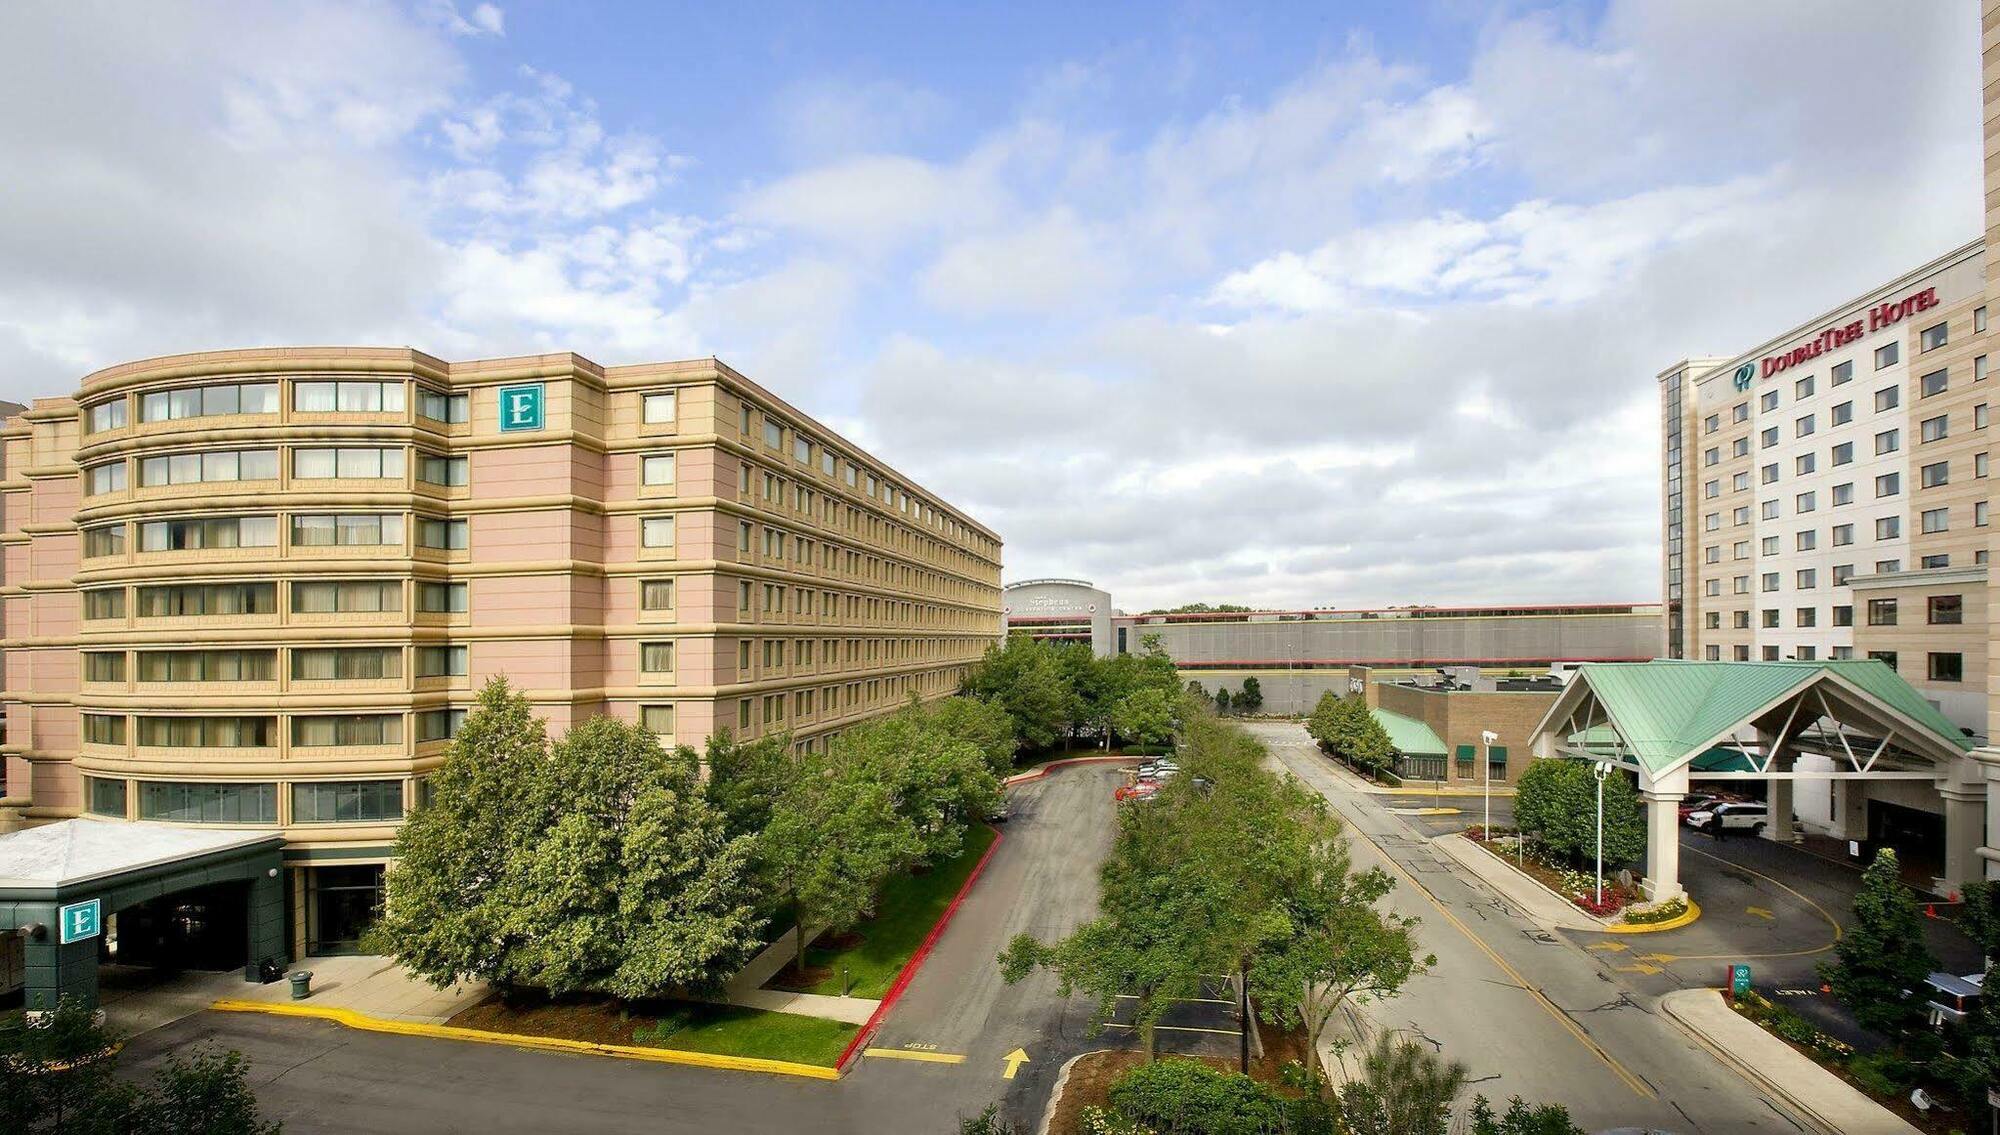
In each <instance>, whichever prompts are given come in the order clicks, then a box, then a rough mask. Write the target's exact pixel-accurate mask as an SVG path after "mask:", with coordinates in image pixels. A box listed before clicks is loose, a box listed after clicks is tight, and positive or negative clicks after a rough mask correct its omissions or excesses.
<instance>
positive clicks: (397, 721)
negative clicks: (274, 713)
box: [292, 713, 403, 748]
mask: <svg viewBox="0 0 2000 1135" xmlns="http://www.w3.org/2000/svg"><path fill="white" fill-rule="evenodd" d="M402 739H403V719H402V717H401V716H399V715H397V714H393V713H329V714H312V715H299V716H294V717H293V718H292V744H294V745H299V746H303V747H306V748H325V747H327V746H331V745H394V744H397V743H399V742H401V741H402Z"/></svg>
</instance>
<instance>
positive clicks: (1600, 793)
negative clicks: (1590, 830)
mask: <svg viewBox="0 0 2000 1135" xmlns="http://www.w3.org/2000/svg"><path fill="white" fill-rule="evenodd" d="M1609 775H1611V762H1610V761H1598V762H1597V905H1598V906H1603V905H1604V778H1605V777H1607V776H1609Z"/></svg>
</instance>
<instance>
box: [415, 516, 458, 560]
mask: <svg viewBox="0 0 2000 1135" xmlns="http://www.w3.org/2000/svg"><path fill="white" fill-rule="evenodd" d="M471 546H472V545H471V533H470V530H469V529H468V527H467V525H466V522H465V521H464V520H462V519H461V520H441V519H439V518H437V517H434V516H419V517H417V547H419V548H430V549H433V550H436V551H445V552H462V551H465V550H466V549H467V548H469V547H471Z"/></svg>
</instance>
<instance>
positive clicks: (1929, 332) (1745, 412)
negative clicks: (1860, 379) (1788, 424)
mask: <svg viewBox="0 0 2000 1135" xmlns="http://www.w3.org/2000/svg"><path fill="white" fill-rule="evenodd" d="M1972 329H1973V331H1974V333H1979V332H1983V331H1985V330H1986V309H1985V308H1983V307H1980V308H1975V309H1974V310H1973V312H1972ZM1950 331H1951V329H1950V327H1949V326H1948V325H1947V324H1944V323H1936V324H1932V325H1931V326H1929V327H1926V328H1924V329H1923V331H1922V332H1921V333H1919V334H1918V336H1917V350H1918V352H1919V353H1928V352H1931V351H1934V350H1936V349H1938V348H1939V347H1942V346H1944V345H1945V344H1946V343H1948V342H1950V341H1951V333H1950ZM1901 358H1902V344H1901V343H1894V342H1892V343H1884V344H1883V345H1882V346H1880V347H1877V348H1876V349H1875V369H1876V370H1883V369H1886V368H1888V367H1891V366H1894V365H1895V364H1896V363H1897V362H1899V361H1900V360H1901ZM1972 371H1973V373H1972V378H1973V381H1975V382H1977V381H1979V380H1980V379H1983V378H1985V377H1986V356H1985V355H1981V356H1979V357H1978V358H1976V359H1974V360H1972ZM1827 377H1828V380H1829V382H1830V384H1831V385H1833V386H1844V385H1846V384H1847V383H1849V382H1852V381H1853V380H1854V362H1853V360H1851V359H1850V360H1848V361H1846V362H1840V363H1835V364H1834V365H1833V366H1832V367H1831V368H1830V369H1829V370H1828V371H1827ZM1946 381H1947V380H1946V378H1945V372H1944V370H1942V369H1940V370H1935V371H1931V372H1930V373H1928V374H1926V375H1924V376H1923V377H1922V379H1921V380H1920V382H1921V385H1922V386H1923V388H1924V391H1923V393H1924V396H1925V397H1929V396H1931V395H1933V394H1937V393H1941V392H1942V391H1943V390H1944V389H1945V386H1946ZM1894 389H1895V388H1894V387H1890V388H1888V390H1887V391H1878V392H1876V395H1875V408H1876V409H1877V410H1881V409H1884V408H1885V407H1884V406H1883V404H1882V396H1883V394H1884V393H1888V392H1893V391H1894ZM1812 395H1813V376H1812V375H1806V376H1804V377H1802V378H1799V379H1795V380H1794V381H1793V382H1792V398H1793V399H1794V400H1795V401H1803V400H1805V399H1807V398H1810V397H1812ZM1895 404H1896V403H1895V400H1894V398H1893V395H1892V397H1891V399H1890V401H1889V405H1890V406H1894V405H1895ZM1777 408H1778V391H1777V390H1775V389H1773V390H1766V391H1765V392H1764V393H1763V394H1762V395H1760V396H1759V399H1758V404H1757V409H1758V410H1759V411H1760V412H1763V413H1769V412H1770V411H1772V410H1776V409H1777ZM1730 420H1731V421H1735V422H1745V421H1749V420H1750V403H1749V402H1747V401H1744V402H1739V403H1737V404H1736V405H1735V406H1733V407H1731V409H1730ZM1721 428H1722V415H1721V414H1719V413H1717V414H1710V415H1709V416H1708V417H1707V419H1705V420H1704V421H1703V423H1702V432H1703V433H1710V434H1712V433H1714V432H1716V431H1717V430H1719V429H1721Z"/></svg>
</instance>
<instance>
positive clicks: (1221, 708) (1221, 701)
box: [1215, 686, 1229, 713]
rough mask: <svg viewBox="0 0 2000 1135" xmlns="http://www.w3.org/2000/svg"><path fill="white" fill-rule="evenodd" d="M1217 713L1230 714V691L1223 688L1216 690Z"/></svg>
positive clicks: (1218, 687)
mask: <svg viewBox="0 0 2000 1135" xmlns="http://www.w3.org/2000/svg"><path fill="white" fill-rule="evenodd" d="M1215 712H1217V713H1228V712H1229V691H1228V690H1226V689H1224V688H1222V687H1221V686H1217V687H1216V688H1215Z"/></svg>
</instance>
